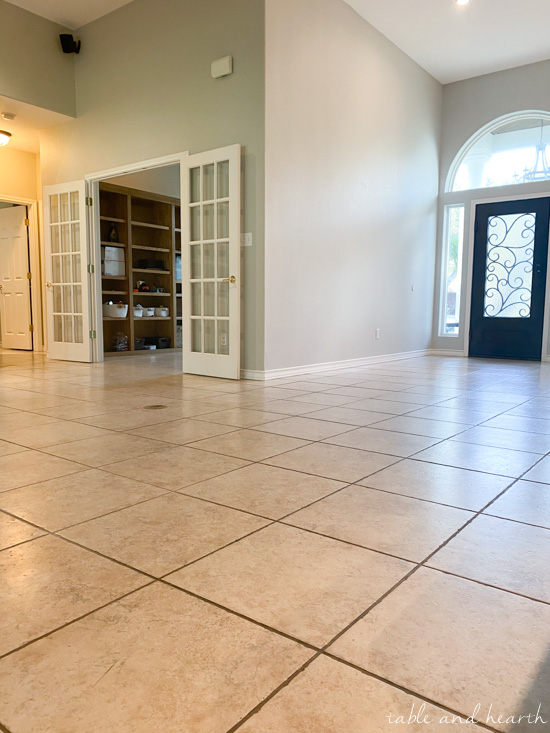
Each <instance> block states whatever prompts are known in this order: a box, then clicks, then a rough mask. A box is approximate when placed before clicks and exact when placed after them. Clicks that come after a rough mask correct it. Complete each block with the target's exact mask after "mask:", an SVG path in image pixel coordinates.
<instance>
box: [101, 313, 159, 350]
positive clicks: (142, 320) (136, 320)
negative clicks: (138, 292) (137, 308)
mask: <svg viewBox="0 0 550 733" xmlns="http://www.w3.org/2000/svg"><path fill="white" fill-rule="evenodd" d="M104 320H108V319H104ZM113 320H114V321H116V320H118V319H117V318H114V319H113ZM120 320H122V318H121V319H120ZM171 320H172V316H166V318H165V317H163V316H138V317H137V318H134V324H135V323H147V321H171ZM159 351H160V349H159Z"/></svg>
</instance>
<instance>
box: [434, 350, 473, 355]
mask: <svg viewBox="0 0 550 733" xmlns="http://www.w3.org/2000/svg"><path fill="white" fill-rule="evenodd" d="M430 356H454V357H457V356H460V357H464V356H467V354H465V353H464V351H462V349H460V350H459V349H430Z"/></svg>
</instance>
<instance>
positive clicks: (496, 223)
mask: <svg viewBox="0 0 550 733" xmlns="http://www.w3.org/2000/svg"><path fill="white" fill-rule="evenodd" d="M535 223H536V214H525V213H523V214H519V215H518V214H504V215H502V216H491V217H489V221H488V227H487V266H486V271H485V302H484V308H483V315H484V317H486V318H529V317H530V316H531V290H532V284H533V255H534V240H535Z"/></svg>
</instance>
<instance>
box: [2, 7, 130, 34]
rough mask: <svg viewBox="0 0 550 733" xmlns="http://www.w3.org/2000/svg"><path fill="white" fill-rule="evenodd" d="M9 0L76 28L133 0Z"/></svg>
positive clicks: (61, 23) (66, 25)
mask: <svg viewBox="0 0 550 733" xmlns="http://www.w3.org/2000/svg"><path fill="white" fill-rule="evenodd" d="M8 2H9V3H11V4H12V5H18V6H19V7H20V8H24V9H25V10H30V12H31V13H36V15H41V16H42V17H43V18H48V19H49V20H53V21H54V23H59V24H60V25H64V26H65V27H66V28H71V29H73V30H74V29H75V28H80V27H81V26H83V25H86V23H91V21H92V20H97V18H101V17H102V16H103V15H107V13H110V12H112V11H113V10H116V9H117V8H120V7H122V6H123V5H127V4H128V3H129V2H132V0H8Z"/></svg>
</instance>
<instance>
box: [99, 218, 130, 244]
mask: <svg viewBox="0 0 550 733" xmlns="http://www.w3.org/2000/svg"><path fill="white" fill-rule="evenodd" d="M99 218H100V220H101V221H114V222H115V224H126V219H116V218H115V217H114V216H100V217H99ZM96 241H97V240H96Z"/></svg>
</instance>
